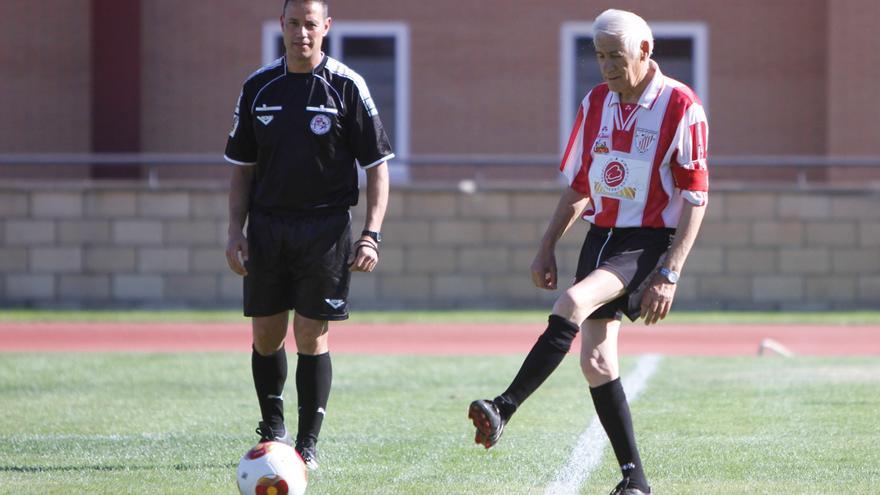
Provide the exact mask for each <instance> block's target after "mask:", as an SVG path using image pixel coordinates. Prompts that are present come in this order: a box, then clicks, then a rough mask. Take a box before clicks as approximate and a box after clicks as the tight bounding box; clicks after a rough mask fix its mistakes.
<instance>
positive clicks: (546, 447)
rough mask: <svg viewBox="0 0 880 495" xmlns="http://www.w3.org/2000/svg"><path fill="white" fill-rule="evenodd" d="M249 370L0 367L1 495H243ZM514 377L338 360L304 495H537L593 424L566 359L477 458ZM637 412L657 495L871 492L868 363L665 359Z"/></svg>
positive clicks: (81, 357) (83, 361) (151, 358)
mask: <svg viewBox="0 0 880 495" xmlns="http://www.w3.org/2000/svg"><path fill="white" fill-rule="evenodd" d="M249 359H250V357H249V356H248V355H247V354H159V355H151V354H131V355H128V354H0V409H2V414H0V493H3V494H30V493H40V494H80V493H88V494H120V493H132V494H135V493H136V494H192V493H210V494H226V493H230V494H231V493H236V489H235V488H234V471H235V466H236V464H237V461H238V458H239V457H240V456H241V454H242V453H244V452H245V451H246V450H247V449H248V448H249V447H250V446H251V444H253V443H254V442H255V440H256V437H255V435H254V434H253V428H254V427H255V426H256V421H257V415H258V409H257V406H256V400H255V397H254V392H253V390H252V385H251V382H250V366H249ZM520 360H521V356H510V357H485V358H477V357H427V356H403V357H397V356H395V357H375V356H352V355H338V356H335V357H334V377H335V378H334V389H333V393H332V396H331V400H330V407H329V411H328V416H327V419H326V421H325V427H324V432H323V434H322V438H321V442H320V443H319V445H318V447H319V456H320V461H321V468H320V469H319V470H318V471H317V472H315V473H313V474H312V475H311V476H310V487H309V493H310V494H346V495H348V494H398V493H400V494H504V495H512V494H525V493H536V494H540V493H543V490H544V488H545V487H546V486H547V484H548V483H549V482H550V481H551V480H552V479H553V476H554V474H555V472H556V470H557V469H559V468H560V467H561V466H563V465H564V464H565V462H566V460H567V457H568V455H569V453H570V451H571V448H572V446H573V445H574V443H575V442H576V440H577V438H578V436H579V435H580V433H581V432H582V431H584V429H585V428H586V427H587V425H588V424H589V422H590V421H591V418H592V406H591V404H590V402H589V399H588V393H587V391H586V388H585V383H584V381H583V379H582V378H581V377H580V372H579V370H578V366H577V360H576V359H574V358H573V357H571V356H570V357H569V358H568V359H567V360H566V361H565V362H564V364H563V366H562V367H561V368H560V369H559V370H558V371H557V372H556V374H555V375H553V376H552V377H551V378H550V380H548V382H547V383H546V384H545V385H544V387H542V388H541V389H540V390H539V391H538V392H537V393H536V394H535V395H534V396H533V397H532V398H531V399H530V400H529V401H528V402H527V403H526V404H525V405H524V406H523V408H521V410H520V412H519V413H518V414H517V416H516V417H515V418H514V421H513V422H511V424H510V425H509V426H508V429H507V430H506V431H505V435H504V438H503V439H502V441H501V443H500V444H499V445H498V446H497V447H496V448H495V449H493V450H491V451H489V452H486V451H485V450H484V449H483V448H482V447H478V446H476V445H474V444H473V443H472V436H473V431H472V427H471V426H470V423H469V421H468V420H467V418H466V408H467V404H468V403H469V401H470V400H472V399H474V398H480V397H484V396H491V395H492V394H494V393H497V392H499V391H500V390H502V389H503V388H504V387H505V386H506V385H507V382H508V380H509V379H510V378H511V377H512V376H513V374H514V373H515V371H516V369H517V367H518V365H519V363H520ZM634 363H635V360H634V358H629V359H626V360H625V361H624V363H623V364H624V368H625V370H626V369H629V368H631V367H632V366H633V364H634ZM289 395H290V396H293V394H292V393H290V394H289ZM632 409H633V413H634V417H635V422H636V427H637V432H638V435H639V441H640V444H641V449H642V456H643V459H644V461H645V464H646V468H647V471H648V475H649V478H650V480H651V482H652V484H653V486H654V489H655V493H657V494H662V495H665V494H702V493H713V494H776V493H786V494H804V495H815V494H830V493H847V494H876V493H878V487H880V467H878V466H880V449H878V448H877V445H880V428H878V426H877V425H878V417H877V412H878V411H880V361H878V360H877V359H872V358H834V359H830V358H805V357H798V358H793V359H782V358H756V357H742V358H724V359H721V358H682V357H676V358H673V357H667V358H664V359H663V360H662V361H661V363H660V367H659V369H658V371H657V373H656V374H655V375H654V376H653V377H652V378H651V379H650V381H649V382H648V386H647V389H646V390H645V392H644V393H643V395H642V396H641V397H640V398H639V399H638V400H637V401H636V402H635V403H634V404H633V405H632ZM612 457H613V456H612V454H611V453H610V448H607V447H606V448H605V455H604V457H603V463H602V464H601V466H600V467H599V468H598V469H597V470H596V471H595V472H594V473H592V474H591V476H590V477H589V478H588V479H587V481H586V484H585V485H584V487H583V489H582V491H581V493H583V494H605V493H607V492H608V491H609V490H610V489H611V488H612V487H613V486H614V484H615V483H616V481H617V478H618V476H619V472H618V470H617V468H616V467H615V466H614V462H613V460H612Z"/></svg>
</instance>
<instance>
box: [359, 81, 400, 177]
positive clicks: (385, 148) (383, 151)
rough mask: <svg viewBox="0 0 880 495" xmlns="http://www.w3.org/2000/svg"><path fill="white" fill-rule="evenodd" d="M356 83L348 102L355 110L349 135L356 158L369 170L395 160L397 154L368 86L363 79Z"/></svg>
mask: <svg viewBox="0 0 880 495" xmlns="http://www.w3.org/2000/svg"><path fill="white" fill-rule="evenodd" d="M354 82H355V84H352V85H351V92H350V95H351V96H350V99H349V102H348V105H349V108H352V109H353V111H352V115H351V120H350V121H349V122H350V125H351V126H352V128H351V129H349V132H350V136H351V140H352V147H353V150H354V153H355V158H357V161H358V163H359V164H360V166H361V167H362V168H364V169H368V168H372V167H375V166H376V165H379V164H381V163H382V162H385V161H388V160H390V159H392V158H394V153H393V152H392V151H391V141H390V140H389V139H388V134H387V133H386V132H385V128H384V127H383V126H382V119H380V118H379V112H378V110H377V109H376V105H375V103H374V102H373V98H372V97H371V96H370V91H369V90H368V89H367V85H366V83H365V82H364V80H363V78H361V77H360V76H357V77H356V80H355V81H354Z"/></svg>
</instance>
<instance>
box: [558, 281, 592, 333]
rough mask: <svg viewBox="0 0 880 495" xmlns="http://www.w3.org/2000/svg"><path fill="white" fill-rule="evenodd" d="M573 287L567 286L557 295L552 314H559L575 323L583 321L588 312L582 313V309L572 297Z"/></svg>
mask: <svg viewBox="0 0 880 495" xmlns="http://www.w3.org/2000/svg"><path fill="white" fill-rule="evenodd" d="M573 292H574V291H573V288H569V289H568V290H566V291H565V292H563V293H562V295H561V296H559V299H557V300H556V303H555V304H554V305H553V314H555V315H559V316H561V317H563V318H565V319H566V320H569V321H573V322H575V324H578V325H579V324H580V323H581V322H583V321H584V320H585V319H586V318H587V316H589V314H584V313H585V311H584V309H583V308H582V307H581V306H580V305H578V303H577V300H576V299H575V297H574V293H573Z"/></svg>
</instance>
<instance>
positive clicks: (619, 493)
mask: <svg viewBox="0 0 880 495" xmlns="http://www.w3.org/2000/svg"><path fill="white" fill-rule="evenodd" d="M608 495H651V489H650V488H648V491H646V492H643V491H641V490H639V489H638V488H636V487H633V486H629V478H623V481H621V482H620V483H618V484H617V486H615V487H614V490H611V493H609V494H608Z"/></svg>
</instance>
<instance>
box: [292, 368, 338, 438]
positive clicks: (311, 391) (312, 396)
mask: <svg viewBox="0 0 880 495" xmlns="http://www.w3.org/2000/svg"><path fill="white" fill-rule="evenodd" d="M332 381H333V367H332V366H331V364H330V353H329V352H325V353H324V354H319V355H317V356H310V355H306V354H298V360H297V363H296V397H297V400H298V401H299V428H298V430H297V434H296V441H297V442H302V441H311V442H312V443H314V442H317V441H318V435H319V434H320V433H321V424H322V423H323V422H324V413H325V410H326V409H327V400H328V399H329V398H330V384H331V382H332Z"/></svg>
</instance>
